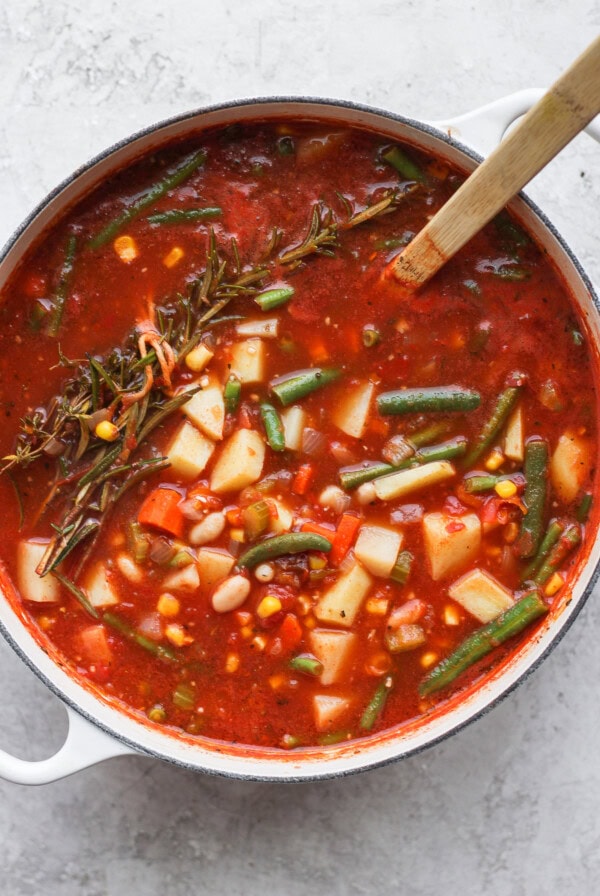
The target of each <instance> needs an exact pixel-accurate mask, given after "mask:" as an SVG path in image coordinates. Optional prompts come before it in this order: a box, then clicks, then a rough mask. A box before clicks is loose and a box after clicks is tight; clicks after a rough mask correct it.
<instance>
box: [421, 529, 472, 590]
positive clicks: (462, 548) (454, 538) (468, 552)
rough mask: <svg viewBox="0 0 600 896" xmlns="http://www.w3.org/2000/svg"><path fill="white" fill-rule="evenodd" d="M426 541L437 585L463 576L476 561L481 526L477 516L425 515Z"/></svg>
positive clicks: (424, 531)
mask: <svg viewBox="0 0 600 896" xmlns="http://www.w3.org/2000/svg"><path fill="white" fill-rule="evenodd" d="M423 537H424V540H425V548H426V550H427V556H428V558H429V565H430V567H431V577H432V579H433V580H434V581H435V582H437V581H438V579H443V578H444V577H445V576H449V575H452V574H453V573H456V572H460V570H461V569H464V568H465V566H468V565H469V563H470V562H471V561H473V560H474V559H475V558H476V556H477V554H478V553H479V548H480V545H481V523H480V521H479V517H478V516H477V515H476V514H475V513H466V514H464V516H450V515H449V514H446V513H440V512H435V513H426V514H425V516H424V517H423Z"/></svg>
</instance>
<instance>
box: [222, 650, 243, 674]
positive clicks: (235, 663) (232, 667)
mask: <svg viewBox="0 0 600 896" xmlns="http://www.w3.org/2000/svg"><path fill="white" fill-rule="evenodd" d="M239 668H240V658H239V656H238V654H237V653H228V654H227V659H226V660H225V671H226V672H237V670H238V669H239Z"/></svg>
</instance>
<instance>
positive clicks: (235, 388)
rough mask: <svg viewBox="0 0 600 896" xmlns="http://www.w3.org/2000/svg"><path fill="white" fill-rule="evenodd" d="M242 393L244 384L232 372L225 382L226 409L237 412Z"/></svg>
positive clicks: (231, 412)
mask: <svg viewBox="0 0 600 896" xmlns="http://www.w3.org/2000/svg"><path fill="white" fill-rule="evenodd" d="M241 394H242V384H241V383H240V381H239V380H238V378H237V377H236V376H234V374H233V373H232V374H231V376H230V377H229V379H228V380H227V382H226V383H225V388H224V390H223V401H224V402H225V409H226V411H227V413H228V414H235V412H236V411H237V409H238V405H239V403H240V397H241Z"/></svg>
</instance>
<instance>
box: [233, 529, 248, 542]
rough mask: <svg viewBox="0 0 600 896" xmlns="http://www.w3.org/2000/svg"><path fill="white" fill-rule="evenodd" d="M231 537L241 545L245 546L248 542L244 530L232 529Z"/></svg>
mask: <svg viewBox="0 0 600 896" xmlns="http://www.w3.org/2000/svg"><path fill="white" fill-rule="evenodd" d="M229 537H230V538H231V540H232V541H237V542H239V543H240V544H243V543H244V542H245V541H246V533H245V532H244V530H243V529H230V530H229Z"/></svg>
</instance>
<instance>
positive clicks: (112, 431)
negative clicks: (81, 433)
mask: <svg viewBox="0 0 600 896" xmlns="http://www.w3.org/2000/svg"><path fill="white" fill-rule="evenodd" d="M94 435H96V436H98V438H99V439H103V440H104V441H105V442H114V441H115V439H118V438H119V430H118V428H117V427H116V426H115V424H114V423H111V422H110V420H101V421H100V423H98V425H97V426H96V428H95V429H94Z"/></svg>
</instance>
